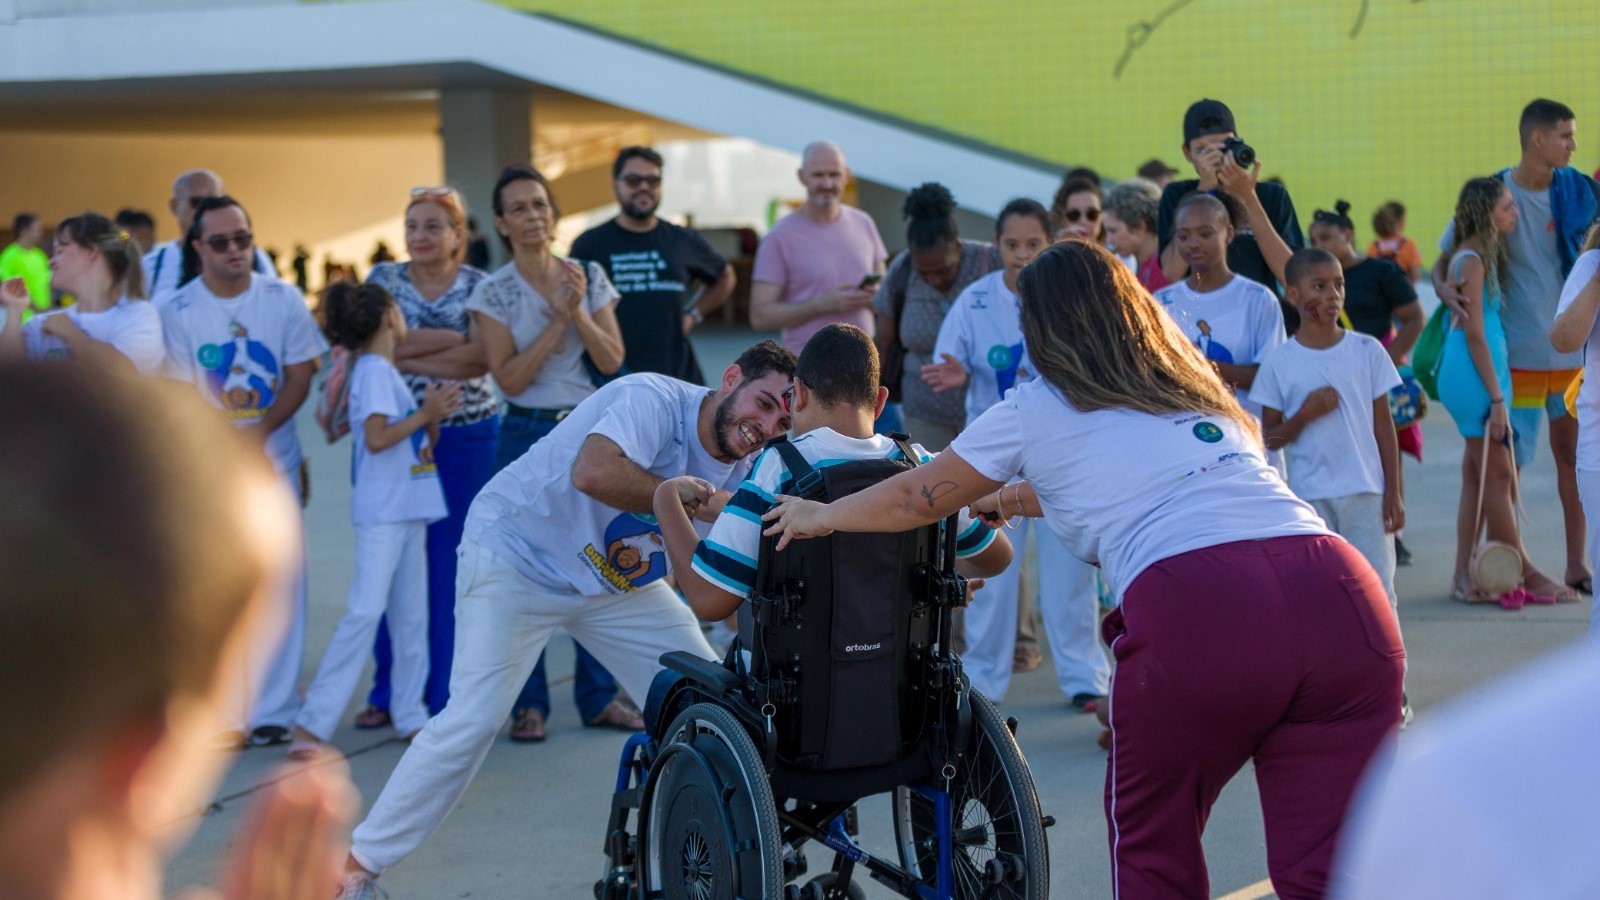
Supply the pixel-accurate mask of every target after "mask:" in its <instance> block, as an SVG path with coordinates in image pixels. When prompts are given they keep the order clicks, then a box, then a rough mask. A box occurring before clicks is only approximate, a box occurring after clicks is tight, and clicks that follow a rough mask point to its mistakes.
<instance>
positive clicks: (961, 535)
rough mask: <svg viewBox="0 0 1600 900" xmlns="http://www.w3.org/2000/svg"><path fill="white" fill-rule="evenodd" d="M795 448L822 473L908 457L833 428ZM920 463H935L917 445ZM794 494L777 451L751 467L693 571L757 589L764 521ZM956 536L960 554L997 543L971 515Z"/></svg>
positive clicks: (732, 588) (887, 443)
mask: <svg viewBox="0 0 1600 900" xmlns="http://www.w3.org/2000/svg"><path fill="white" fill-rule="evenodd" d="M792 443H793V444H794V448H795V449H796V450H798V451H800V456H801V457H802V458H803V459H805V461H806V462H808V463H811V464H812V465H813V466H814V467H816V468H818V469H824V468H827V467H828V466H831V465H837V464H839V463H845V462H851V461H854V460H859V459H902V458H903V457H902V456H901V454H900V447H899V445H897V444H896V443H895V442H894V441H892V440H890V439H889V438H887V437H884V436H883V435H879V434H875V435H873V436H871V437H869V438H852V437H846V436H844V435H842V434H840V433H839V432H837V431H834V430H833V429H832V428H818V429H816V430H814V431H808V432H806V433H805V434H802V435H799V436H797V437H795V438H794V439H793V441H792ZM911 451H912V452H913V453H915V454H917V460H918V461H919V462H920V463H926V462H928V461H929V460H931V459H933V457H932V456H929V455H928V451H926V450H924V449H923V448H922V446H921V445H920V444H912V445H911ZM793 492H794V476H793V475H791V474H790V472H789V467H788V466H786V465H784V462H783V455H782V454H781V453H779V452H778V451H777V450H764V451H762V453H761V455H760V456H758V457H756V461H755V465H753V466H751V467H750V476H749V477H748V478H746V479H745V480H744V483H743V484H741V485H739V489H738V490H737V491H735V492H734V494H733V499H731V500H729V501H728V505H727V506H725V507H723V510H722V515H720V516H717V521H716V522H715V523H714V524H713V525H712V526H711V533H710V534H708V535H706V537H705V540H703V541H701V542H700V544H699V546H697V547H696V548H695V551H694V564H693V568H694V570H695V572H696V573H697V574H699V576H700V577H701V578H704V579H705V580H707V581H709V582H710V583H712V584H714V585H716V586H718V587H720V588H722V589H723V590H725V591H728V592H729V593H732V594H737V595H738V596H741V597H743V596H746V595H748V594H749V593H750V591H752V590H753V589H754V588H755V584H756V562H757V557H758V556H759V555H760V553H761V531H762V529H763V528H765V527H766V526H765V525H763V524H762V522H761V517H762V516H763V515H765V514H766V513H767V511H768V510H770V509H771V508H772V506H773V505H774V504H775V503H776V502H777V501H776V499H775V495H777V494H790V493H793ZM957 527H958V529H959V532H958V534H957V537H956V556H958V557H960V558H963V559H965V558H966V557H969V556H973V555H976V554H978V553H982V552H983V551H984V550H986V549H988V547H989V545H990V544H992V543H994V531H992V530H991V529H990V528H989V527H988V526H986V525H984V524H983V523H982V522H979V521H977V520H975V519H973V518H972V517H970V516H969V515H967V511H966V510H965V509H963V510H962V511H961V513H960V524H959V525H958V526H957Z"/></svg>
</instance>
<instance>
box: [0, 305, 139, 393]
mask: <svg viewBox="0 0 1600 900" xmlns="http://www.w3.org/2000/svg"><path fill="white" fill-rule="evenodd" d="M51 316H66V317H67V318H69V319H71V320H72V321H73V322H74V323H76V324H77V326H78V327H79V328H81V329H83V333H84V334H87V335H88V336H89V337H92V338H94V339H95V340H97V341H99V342H100V343H102V344H110V345H111V346H112V348H113V349H115V350H116V351H117V352H118V353H121V354H122V355H123V356H126V357H127V358H128V360H129V361H130V362H132V363H133V367H134V368H135V369H137V370H139V371H140V372H141V373H145V374H149V373H150V372H154V371H156V370H157V369H159V368H161V361H162V360H163V359H165V358H166V355H167V345H166V342H165V341H164V340H163V338H162V336H161V313H160V312H158V311H157V310H156V308H155V307H154V306H151V305H150V304H149V303H147V302H145V301H143V300H129V299H127V298H126V297H124V298H123V299H122V300H121V301H120V302H118V303H117V305H116V306H113V307H111V308H110V309H104V310H101V311H99V312H84V311H83V310H81V309H79V308H77V307H76V306H69V307H67V308H66V309H58V310H55V311H53V312H47V313H42V314H40V315H36V316H34V317H33V318H31V319H29V320H28V321H27V324H25V325H23V326H22V340H23V343H24V345H25V346H26V347H27V352H28V358H29V359H67V358H68V357H70V356H71V355H72V351H71V350H70V349H68V347H67V344H66V342H65V341H63V340H61V339H60V338H58V337H55V336H54V335H49V334H45V333H44V323H45V322H46V321H48V320H49V319H50V317H51Z"/></svg>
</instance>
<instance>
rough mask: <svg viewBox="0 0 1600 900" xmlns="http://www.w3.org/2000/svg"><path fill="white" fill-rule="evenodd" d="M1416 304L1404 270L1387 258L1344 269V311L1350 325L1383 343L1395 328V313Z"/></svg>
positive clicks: (1371, 259)
mask: <svg viewBox="0 0 1600 900" xmlns="http://www.w3.org/2000/svg"><path fill="white" fill-rule="evenodd" d="M1415 302H1417V291H1416V288H1413V287H1412V286H1411V279H1409V278H1407V277H1406V270H1405V269H1402V268H1400V267H1399V266H1398V265H1396V264H1395V263H1392V262H1390V261H1389V260H1387V259H1376V258H1373V257H1368V258H1367V259H1364V260H1362V261H1361V262H1358V263H1356V264H1355V265H1353V266H1351V267H1350V268H1348V269H1345V270H1344V311H1345V315H1347V316H1349V317H1350V326H1351V327H1352V328H1354V329H1355V330H1356V331H1359V332H1361V333H1362V334H1370V335H1372V336H1373V337H1375V338H1377V339H1378V340H1380V341H1381V340H1384V339H1385V338H1387V337H1388V336H1389V332H1390V330H1391V329H1393V328H1394V311H1395V310H1397V309H1399V308H1400V307H1402V306H1409V305H1411V304H1413V303H1415Z"/></svg>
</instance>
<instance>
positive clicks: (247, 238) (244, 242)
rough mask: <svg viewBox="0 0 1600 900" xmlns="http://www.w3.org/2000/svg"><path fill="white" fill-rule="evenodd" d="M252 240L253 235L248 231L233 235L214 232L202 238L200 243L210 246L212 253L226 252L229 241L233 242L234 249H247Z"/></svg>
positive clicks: (253, 238)
mask: <svg viewBox="0 0 1600 900" xmlns="http://www.w3.org/2000/svg"><path fill="white" fill-rule="evenodd" d="M254 240H255V235H253V234H251V233H250V232H248V231H241V232H239V233H237V234H233V235H226V234H214V235H212V236H211V237H208V238H202V239H201V240H200V243H202V244H205V245H206V246H207V247H210V248H211V252H212V253H227V252H228V245H229V244H230V243H231V244H233V246H234V247H235V248H236V249H239V250H249V249H250V244H251V242H252V241H254Z"/></svg>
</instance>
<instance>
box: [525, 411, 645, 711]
mask: <svg viewBox="0 0 1600 900" xmlns="http://www.w3.org/2000/svg"><path fill="white" fill-rule="evenodd" d="M555 427H556V423H555V422H550V421H541V420H535V419H530V418H527V417H524V416H506V417H505V419H504V420H502V421H501V423H500V445H499V448H498V449H497V450H496V451H495V471H499V470H500V469H503V468H505V467H506V466H508V465H510V464H511V463H513V462H516V461H517V459H519V458H520V457H521V456H522V454H524V453H527V452H528V448H529V447H532V446H533V445H534V444H535V443H537V442H538V441H539V439H540V438H542V437H544V436H545V435H547V434H549V433H550V432H551V431H553V430H554V429H555ZM573 646H574V647H576V648H577V650H578V659H577V663H576V665H574V667H573V668H574V671H573V679H572V698H573V700H575V701H576V702H577V705H578V715H579V716H581V717H583V721H584V722H585V723H587V722H590V721H592V720H593V719H595V718H596V717H597V716H599V715H600V713H601V712H603V711H605V708H606V706H607V705H608V704H609V703H610V702H611V701H612V700H613V699H615V698H616V696H617V680H616V679H615V678H612V677H611V673H610V672H608V671H606V667H605V666H602V665H600V661H599V660H597V659H595V658H594V657H593V656H590V655H589V651H587V650H585V649H583V645H582V644H579V643H577V642H576V641H574V642H573ZM514 709H517V710H523V709H537V710H538V711H539V712H540V714H542V715H543V716H544V717H545V718H547V719H548V718H549V717H550V683H549V680H548V679H547V678H546V677H545V670H544V654H543V653H540V654H539V662H538V663H537V664H535V665H534V667H533V674H532V675H529V676H528V681H527V683H526V684H524V685H523V686H522V693H521V694H520V695H518V697H517V703H516V706H515V707H514Z"/></svg>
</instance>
